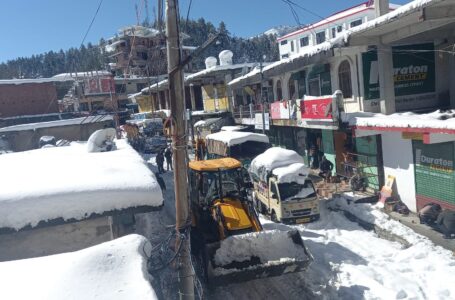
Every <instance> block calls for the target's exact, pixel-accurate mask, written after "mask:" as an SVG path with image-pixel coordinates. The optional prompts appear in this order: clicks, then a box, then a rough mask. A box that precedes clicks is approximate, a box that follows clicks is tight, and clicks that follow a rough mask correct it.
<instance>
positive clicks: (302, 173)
mask: <svg viewBox="0 0 455 300" xmlns="http://www.w3.org/2000/svg"><path fill="white" fill-rule="evenodd" d="M309 173H310V170H309V169H308V167H307V166H305V165H304V164H303V163H293V164H290V165H288V166H284V167H279V168H276V169H273V171H272V174H273V175H275V176H276V177H277V180H278V182H279V183H290V182H297V183H300V184H304V183H305V180H306V179H307V176H308V174H309Z"/></svg>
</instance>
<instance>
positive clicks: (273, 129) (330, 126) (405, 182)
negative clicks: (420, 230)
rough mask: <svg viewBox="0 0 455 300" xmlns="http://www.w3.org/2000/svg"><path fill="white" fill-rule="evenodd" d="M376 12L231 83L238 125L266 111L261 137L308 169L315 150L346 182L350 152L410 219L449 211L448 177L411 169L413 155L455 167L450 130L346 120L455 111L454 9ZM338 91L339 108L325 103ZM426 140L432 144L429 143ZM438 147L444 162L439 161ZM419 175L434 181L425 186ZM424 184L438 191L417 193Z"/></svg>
mask: <svg viewBox="0 0 455 300" xmlns="http://www.w3.org/2000/svg"><path fill="white" fill-rule="evenodd" d="M375 4H376V6H374V7H371V4H363V5H364V6H365V9H368V10H367V11H368V12H370V11H371V10H372V9H373V8H374V10H375V11H376V14H377V16H378V17H377V18H376V19H372V20H369V21H367V22H363V23H362V24H360V25H358V26H354V27H353V28H346V29H345V30H342V31H340V33H339V34H338V32H337V34H336V35H335V37H334V38H331V39H329V40H326V41H325V42H322V43H319V44H316V45H312V46H311V45H308V46H307V47H305V48H303V47H302V48H301V49H299V51H298V52H297V51H294V52H295V53H294V54H290V56H289V57H288V58H282V59H281V60H280V61H278V62H275V63H272V64H270V65H268V66H264V67H263V68H262V70H261V69H259V68H257V69H255V70H253V71H252V72H250V73H248V74H246V75H244V76H242V77H239V78H237V79H236V80H233V81H231V82H230V83H229V86H230V88H231V89H232V91H233V92H232V93H233V95H234V97H233V103H234V105H235V107H234V115H235V117H236V121H237V123H241V124H255V125H258V124H256V123H258V122H259V123H262V122H261V118H255V115H257V114H258V113H260V112H261V110H262V109H261V108H260V107H258V108H256V110H255V107H257V106H262V105H263V106H265V111H266V113H268V115H267V116H268V118H270V129H269V130H267V134H268V135H269V137H270V140H271V141H272V143H273V144H276V145H280V146H283V147H286V148H292V149H294V150H296V151H297V152H299V153H301V154H302V155H304V156H305V158H306V159H308V162H309V153H310V148H311V147H313V146H314V145H315V146H316V147H317V148H318V149H319V150H321V151H323V152H324V154H325V155H326V156H327V158H328V159H329V160H332V162H333V163H334V165H335V171H336V172H337V173H338V174H340V175H345V174H343V173H344V171H345V170H344V163H343V158H342V153H343V151H345V150H344V147H345V146H347V147H348V148H349V151H350V152H351V155H352V156H353V157H355V161H356V165H355V167H356V168H357V169H358V168H360V169H361V171H362V172H363V173H364V174H366V176H367V177H368V185H369V187H371V188H372V190H375V191H378V190H380V189H381V187H382V186H383V185H384V183H385V181H386V180H387V179H388V178H390V176H392V177H393V178H394V184H395V187H397V188H396V189H395V196H397V197H398V198H401V199H402V200H403V201H404V202H405V203H406V205H408V207H409V208H410V209H411V210H414V211H415V210H418V209H419V208H421V207H422V206H423V205H424V204H425V203H427V202H429V201H433V202H437V203H441V205H442V206H444V207H452V208H453V204H454V203H453V199H455V190H453V189H452V188H450V189H446V188H445V187H447V186H450V187H452V186H455V184H454V182H453V181H452V180H453V178H452V177H453V174H454V172H453V170H452V171H450V172H449V173H450V175H449V177H450V178H447V180H446V181H443V180H440V178H441V177H440V176H441V174H436V173H435V172H433V171H429V170H427V169H428V168H433V169H434V168H435V167H437V166H424V167H422V164H419V165H420V166H419V168H417V164H416V162H417V161H419V160H418V157H422V156H421V155H419V153H420V154H422V153H424V154H423V155H425V156H426V157H433V158H438V159H439V158H441V157H443V161H447V162H448V161H449V160H453V159H455V158H453V157H452V156H453V142H452V137H453V136H451V134H452V133H451V131H450V130H449V131H441V130H440V129H438V128H434V124H431V122H430V123H429V124H425V123H426V121H425V120H421V122H420V123H421V124H419V126H418V127H421V129H409V128H407V127H408V126H401V127H400V126H392V125H393V124H390V123H387V122H388V121H384V122H385V123H384V125H383V126H380V125H379V124H373V125H372V126H365V127H359V126H358V125H357V123H356V122H353V123H349V122H346V120H344V119H343V118H342V116H343V115H345V116H346V115H347V116H355V115H356V114H358V113H359V112H367V115H369V116H371V114H368V113H377V112H382V113H384V114H393V113H395V112H403V113H404V114H403V116H406V115H407V114H411V115H412V113H417V114H418V113H425V112H429V111H435V110H437V109H448V108H454V107H455V105H454V103H455V102H454V98H455V90H454V88H453V87H454V86H455V85H454V80H455V73H454V72H453V70H455V68H454V67H455V65H454V60H453V55H451V54H450V53H449V52H447V49H452V47H453V43H454V40H455V39H454V33H453V32H454V30H453V29H454V26H455V21H454V18H453V12H454V11H455V10H454V9H455V8H454V5H455V4H454V2H453V1H448V0H446V1H445V0H430V1H413V2H411V3H409V4H406V5H403V6H401V7H393V8H394V10H393V11H392V12H389V13H384V12H385V11H388V9H387V8H390V6H388V1H378V2H377V3H375ZM384 8H386V9H384ZM357 9H360V8H357ZM348 21H349V20H348V19H346V22H348ZM319 23H321V22H319ZM328 23H329V22H328ZM345 24H346V23H345ZM327 25H328V24H327ZM327 28H328V27H327ZM327 28H326V34H329V33H330V32H331V31H327ZM299 34H300V33H298V32H297V33H296V36H298V35H299ZM291 37H293V35H292V34H290V35H288V38H289V39H290V38H291ZM295 42H296V41H295V40H294V43H295ZM288 43H289V42H288ZM283 51H285V50H284V48H283ZM286 51H287V50H286ZM261 87H262V91H261ZM337 90H340V91H341V92H342V95H343V96H344V97H343V100H342V101H341V100H339V99H341V98H339V97H335V98H336V99H335V100H333V97H332V96H331V95H332V94H333V93H334V92H336V91H337ZM261 93H267V94H269V95H266V96H265V97H263V99H268V100H269V101H268V102H266V103H263V102H262V101H257V99H261V97H258V95H259V94H261ZM245 94H251V95H253V97H250V98H249V99H251V102H250V103H249V105H244V104H243V103H242V102H241V101H239V99H241V96H242V95H245ZM270 94H271V95H272V96H270ZM324 95H328V96H324ZM314 97H316V98H314ZM270 102H272V103H270ZM242 104H243V105H242ZM361 115H362V116H363V117H364V118H365V114H363V113H362V114H361ZM441 118H449V119H451V117H447V116H442V117H441ZM354 119H355V118H354ZM361 120H362V119H359V122H360V121H361ZM450 122H451V121H449V122H447V123H450ZM443 124H446V123H443ZM444 126H446V125H444ZM390 127H391V128H394V129H390ZM368 132H369V133H368ZM432 134H433V135H435V134H436V135H437V136H435V137H434V138H430V136H431V135H432ZM422 135H423V136H422ZM439 135H441V136H439ZM425 136H427V138H425ZM427 144H428V145H427ZM432 144H433V145H432ZM442 148H444V149H446V150H447V151H445V152H446V153H447V155H448V156H447V155H445V156H444V155H442V156H441V153H439V152H437V151H438V149H442ZM403 155H405V156H406V157H405V158H404V157H403ZM420 162H421V160H420ZM427 165H428V164H427ZM430 165H431V164H430ZM414 166H416V167H415V168H414ZM446 171H447V170H446ZM422 174H426V175H428V174H431V176H430V177H428V176H427V177H426V178H424V176H423V175H422ZM443 175H444V176H445V177H447V174H443ZM413 178H414V179H415V180H414V179H413ZM428 182H432V183H433V185H434V186H438V188H437V189H431V188H427V187H423V185H424V184H427V183H428ZM425 191H429V192H425ZM441 191H445V192H444V193H443V194H441ZM429 193H432V194H431V195H430V194H429Z"/></svg>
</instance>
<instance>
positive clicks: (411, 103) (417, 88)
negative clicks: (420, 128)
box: [362, 43, 437, 111]
mask: <svg viewBox="0 0 455 300" xmlns="http://www.w3.org/2000/svg"><path fill="white" fill-rule="evenodd" d="M392 52H393V74H391V76H393V80H394V85H395V96H396V107H397V110H407V109H415V108H423V107H431V106H434V105H437V103H436V102H437V101H435V100H436V94H435V54H434V45H433V44H432V43H427V44H418V45H406V46H396V47H392ZM362 62H363V78H364V81H363V82H364V91H365V100H370V101H365V105H366V109H367V110H371V111H372V110H374V107H376V106H379V102H378V101H377V99H379V85H380V83H379V63H378V54H377V52H376V50H373V51H369V52H366V53H363V54H362Z"/></svg>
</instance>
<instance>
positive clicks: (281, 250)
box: [189, 158, 312, 285]
mask: <svg viewBox="0 0 455 300" xmlns="http://www.w3.org/2000/svg"><path fill="white" fill-rule="evenodd" d="M189 169H190V198H191V210H192V230H191V251H192V255H193V257H194V258H195V259H196V261H197V264H196V265H197V272H198V273H199V274H198V275H199V276H200V277H201V278H202V279H203V281H205V282H208V283H209V284H210V285H218V284H227V283H232V282H241V281H246V280H251V279H256V278H264V277H272V276H279V275H281V274H284V273H292V272H299V271H303V270H304V269H305V268H306V267H307V266H308V265H309V264H310V263H311V261H312V256H311V254H310V253H309V252H308V250H307V248H306V247H305V245H304V244H303V241H302V239H301V237H300V234H299V232H298V231H297V230H291V231H278V230H270V231H263V228H262V225H261V223H260V221H259V218H258V215H257V213H256V211H255V210H254V207H253V205H252V203H251V201H249V200H248V199H247V192H246V189H245V188H244V186H243V180H242V165H241V163H240V162H239V161H238V160H236V159H233V158H221V159H213V160H199V161H191V162H190V163H189Z"/></svg>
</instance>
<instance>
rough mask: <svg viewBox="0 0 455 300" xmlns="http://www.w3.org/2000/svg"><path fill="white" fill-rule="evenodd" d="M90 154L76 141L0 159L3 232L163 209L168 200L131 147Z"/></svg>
mask: <svg viewBox="0 0 455 300" xmlns="http://www.w3.org/2000/svg"><path fill="white" fill-rule="evenodd" d="M115 142H116V144H117V148H118V149H117V150H114V151H109V152H95V153H89V152H88V151H87V143H85V142H73V143H71V146H67V147H53V148H45V149H38V150H31V151H24V152H16V153H11V154H7V155H1V156H0V166H2V167H1V172H0V182H1V183H2V184H1V192H0V228H14V229H16V230H19V229H21V228H23V227H26V226H27V225H30V226H31V227H35V226H36V225H38V223H39V222H40V221H44V222H46V221H48V220H54V219H57V218H63V219H64V220H69V219H76V220H82V219H85V218H87V217H89V216H90V215H91V214H102V213H105V212H110V211H113V210H122V209H127V208H134V207H140V206H148V207H158V206H161V205H162V204H163V196H162V193H161V190H160V187H159V185H158V184H157V182H156V178H155V176H154V175H153V173H152V172H151V171H150V170H149V168H148V167H147V165H146V164H145V162H144V160H143V159H142V158H141V156H140V155H139V154H138V153H137V152H136V151H135V150H134V149H133V148H132V147H131V146H130V145H129V144H128V143H127V142H126V140H116V141H115Z"/></svg>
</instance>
